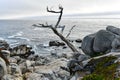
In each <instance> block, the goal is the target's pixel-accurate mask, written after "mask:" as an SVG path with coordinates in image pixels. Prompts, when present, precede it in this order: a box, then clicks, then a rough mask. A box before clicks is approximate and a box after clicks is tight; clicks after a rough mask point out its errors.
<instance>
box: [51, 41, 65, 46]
mask: <svg viewBox="0 0 120 80" xmlns="http://www.w3.org/2000/svg"><path fill="white" fill-rule="evenodd" d="M64 45H65V43H63V42H59V41H50V42H49V46H64Z"/></svg>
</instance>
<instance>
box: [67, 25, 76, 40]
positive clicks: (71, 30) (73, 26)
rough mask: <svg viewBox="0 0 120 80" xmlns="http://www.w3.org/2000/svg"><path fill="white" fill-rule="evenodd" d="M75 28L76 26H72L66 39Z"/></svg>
mask: <svg viewBox="0 0 120 80" xmlns="http://www.w3.org/2000/svg"><path fill="white" fill-rule="evenodd" d="M75 26H76V25H74V26H73V27H72V28H71V29H70V31H69V33H68V34H67V36H66V38H68V36H69V35H70V34H71V32H72V30H73V28H74V27H75Z"/></svg>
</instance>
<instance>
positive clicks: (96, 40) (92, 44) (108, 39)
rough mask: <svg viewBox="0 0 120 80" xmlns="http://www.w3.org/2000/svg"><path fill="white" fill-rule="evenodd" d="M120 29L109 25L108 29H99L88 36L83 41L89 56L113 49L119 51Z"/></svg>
mask: <svg viewBox="0 0 120 80" xmlns="http://www.w3.org/2000/svg"><path fill="white" fill-rule="evenodd" d="M119 33H120V29H119V28H116V27H113V26H108V27H107V28H106V30H99V31H98V32H96V33H94V34H90V35H88V36H86V37H85V38H84V39H83V41H82V45H81V47H82V50H83V52H84V53H85V54H87V55H89V56H95V55H98V54H102V53H108V52H111V51H119V49H120V48H119V46H120V34H119Z"/></svg>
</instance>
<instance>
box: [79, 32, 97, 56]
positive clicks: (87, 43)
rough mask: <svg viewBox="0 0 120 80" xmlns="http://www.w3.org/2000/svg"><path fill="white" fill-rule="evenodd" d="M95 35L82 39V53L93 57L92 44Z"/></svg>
mask: <svg viewBox="0 0 120 80" xmlns="http://www.w3.org/2000/svg"><path fill="white" fill-rule="evenodd" d="M95 35H96V34H90V35H88V36H86V37H84V39H83V41H82V45H81V48H82V50H83V52H84V53H85V54H87V55H90V56H92V55H94V51H93V43H94V38H95Z"/></svg>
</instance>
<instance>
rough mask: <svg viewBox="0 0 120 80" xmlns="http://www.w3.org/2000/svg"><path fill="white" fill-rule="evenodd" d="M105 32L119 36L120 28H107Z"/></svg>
mask: <svg viewBox="0 0 120 80" xmlns="http://www.w3.org/2000/svg"><path fill="white" fill-rule="evenodd" d="M106 30H107V31H110V32H112V33H114V34H117V35H119V36H120V28H116V27H114V26H107V27H106Z"/></svg>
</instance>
